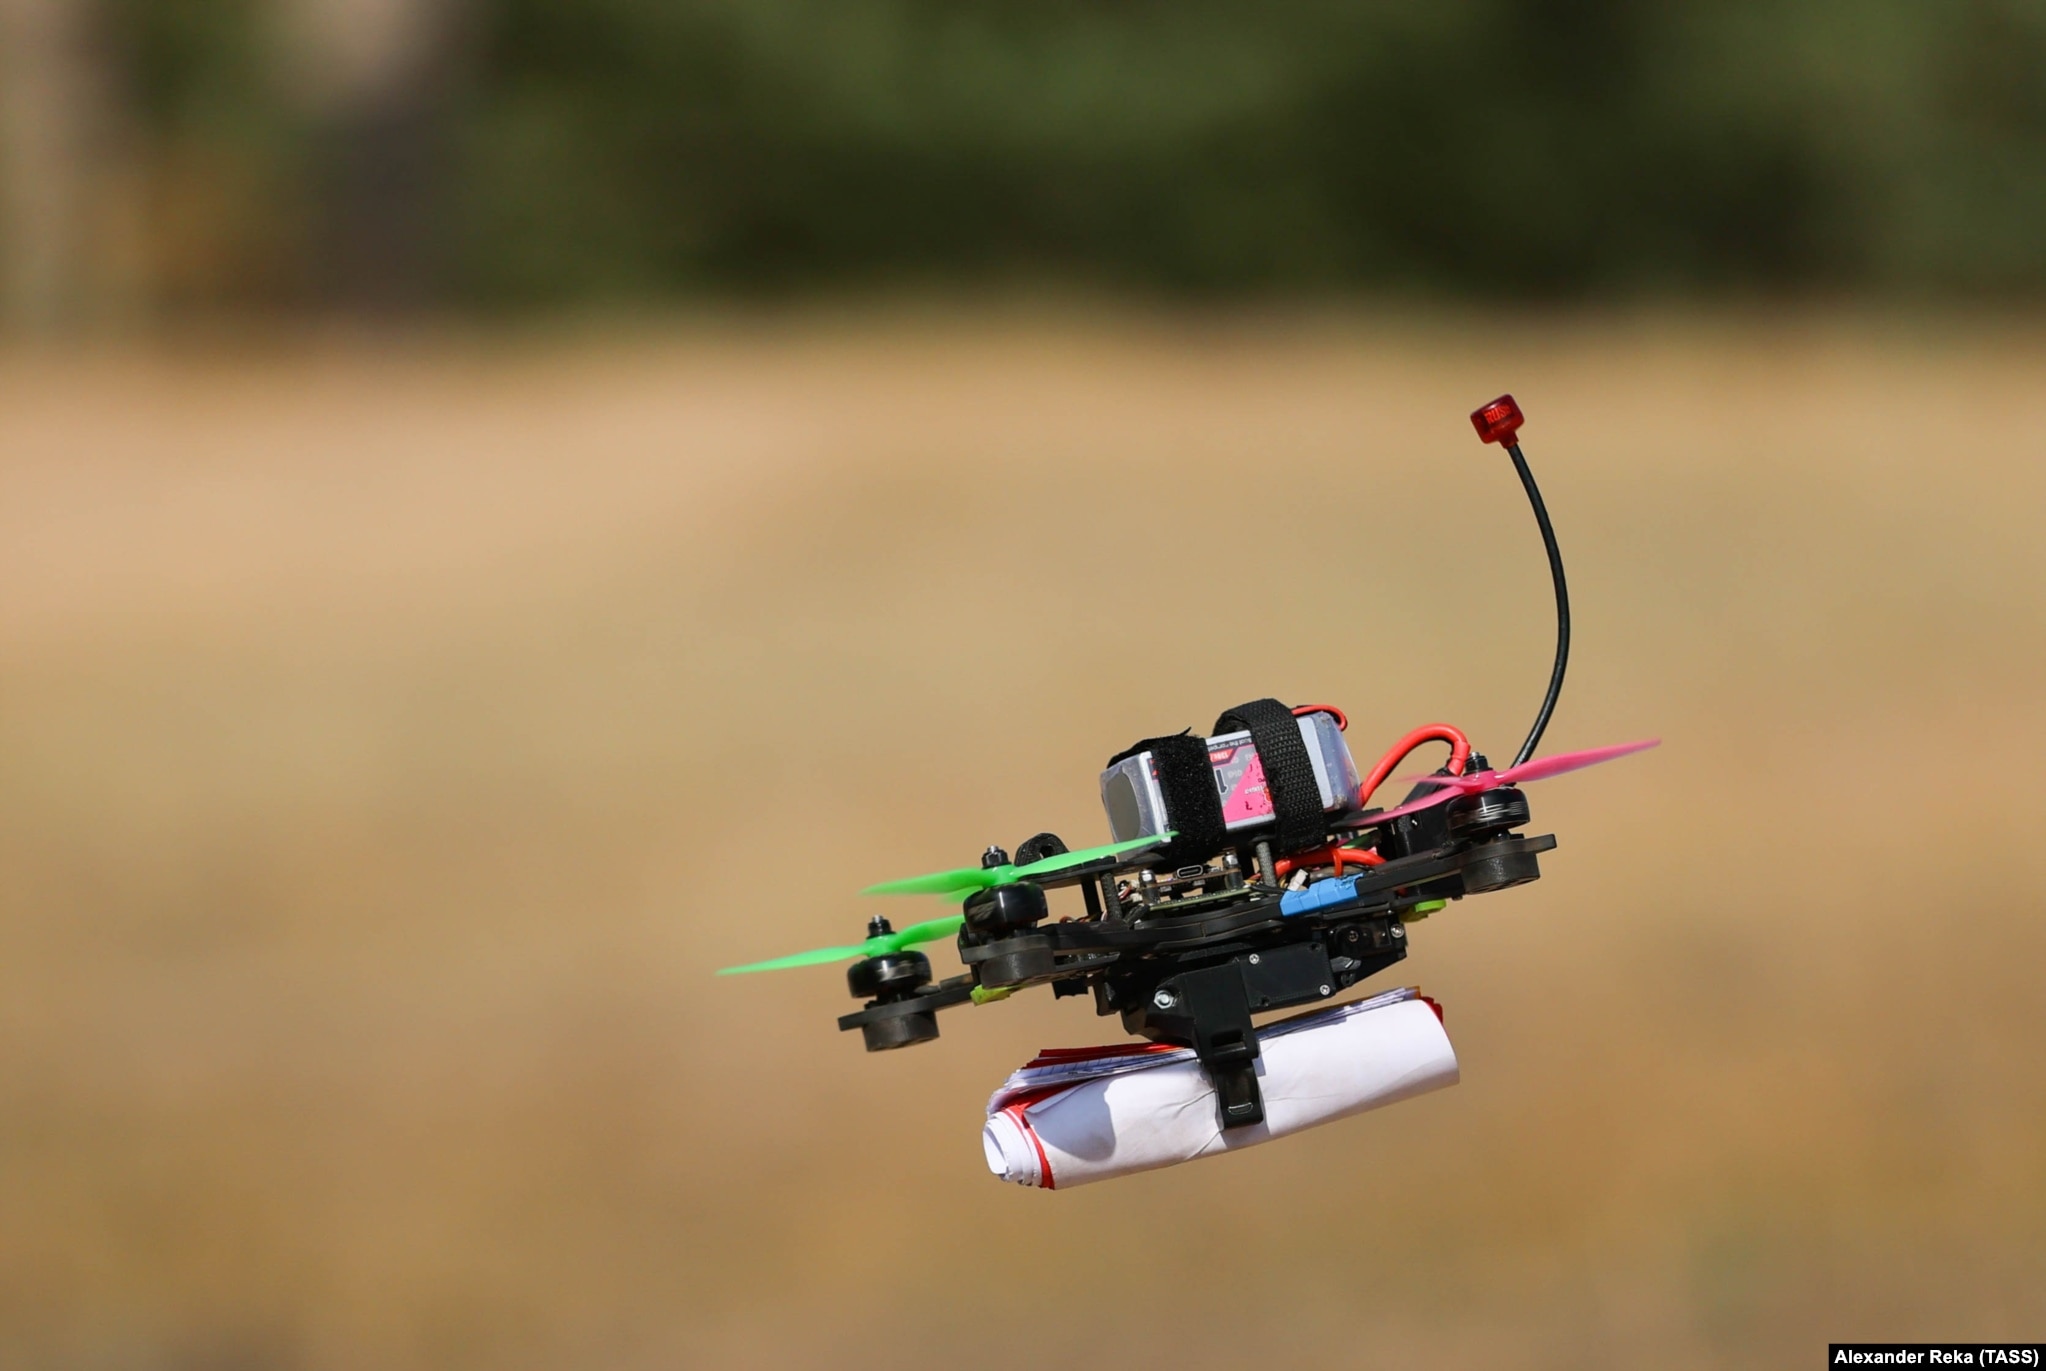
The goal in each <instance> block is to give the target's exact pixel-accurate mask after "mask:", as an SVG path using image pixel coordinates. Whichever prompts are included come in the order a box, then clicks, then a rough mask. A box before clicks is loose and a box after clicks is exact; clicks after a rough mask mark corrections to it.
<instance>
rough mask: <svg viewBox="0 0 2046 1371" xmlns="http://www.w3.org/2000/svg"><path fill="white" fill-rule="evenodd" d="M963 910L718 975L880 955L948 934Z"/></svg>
mask: <svg viewBox="0 0 2046 1371" xmlns="http://www.w3.org/2000/svg"><path fill="white" fill-rule="evenodd" d="M965 922H966V916H965V915H964V914H947V915H946V916H945V917H944V918H942V919H927V920H925V921H924V922H923V923H920V924H911V925H910V926H909V927H908V928H900V929H897V930H896V931H895V932H893V933H883V934H881V935H880V936H879V937H875V938H869V939H867V940H866V941H865V942H863V943H859V944H856V945H854V946H852V947H819V948H813V949H812V950H810V951H808V952H796V953H792V954H790V955H789V956H786V957H776V958H775V959H774V960H772V961H766V962H748V963H747V964H746V965H744V966H728V967H725V968H724V969H722V970H721V971H719V972H718V973H717V974H718V975H720V976H743V975H745V974H747V973H748V972H753V971H782V970H785V969H787V968H789V967H792V966H823V965H824V964H825V963H827V962H847V961H851V960H852V959H853V958H855V957H881V956H886V955H887V954H889V953H891V952H900V951H902V950H903V949H904V948H909V947H915V946H916V945H917V944H918V943H934V942H936V941H938V939H940V938H949V937H951V936H953V935H954V934H955V933H957V932H958V931H959V929H960V927H961V926H962V925H963V924H965Z"/></svg>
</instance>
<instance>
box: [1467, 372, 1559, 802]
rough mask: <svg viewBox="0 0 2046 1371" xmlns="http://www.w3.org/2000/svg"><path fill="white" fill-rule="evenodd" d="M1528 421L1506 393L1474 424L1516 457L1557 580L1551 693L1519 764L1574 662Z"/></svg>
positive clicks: (1517, 759)
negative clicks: (1525, 448) (1523, 430)
mask: <svg viewBox="0 0 2046 1371" xmlns="http://www.w3.org/2000/svg"><path fill="white" fill-rule="evenodd" d="M1524 422H1525V418H1524V416H1523V415H1522V414H1521V412H1520V406H1519V405H1517V404H1515V403H1514V402H1513V397H1512V396H1511V395H1502V396H1500V397H1499V398H1498V399H1496V400H1494V401H1493V402H1492V403H1491V404H1489V405H1486V406H1484V407H1483V408H1482V409H1477V410H1473V411H1472V412H1471V425H1472V426H1473V427H1474V428H1476V429H1477V431H1478V437H1480V438H1482V439H1484V440H1485V441H1486V442H1488V443H1498V444H1499V445H1500V446H1502V447H1504V448H1505V449H1506V455H1507V456H1509V457H1511V458H1512V459H1513V470H1514V471H1515V472H1516V473H1517V474H1518V475H1519V476H1520V485H1521V488H1522V489H1523V490H1525V491H1526V492H1527V502H1528V503H1529V504H1530V505H1532V506H1534V516H1535V524H1536V526H1537V527H1539V528H1540V529H1541V531H1542V547H1543V549H1544V550H1546V551H1547V552H1548V554H1549V579H1550V580H1552V581H1554V582H1555V583H1556V664H1555V666H1553V667H1552V668H1550V670H1549V693H1548V694H1546V695H1544V696H1543V697H1542V708H1541V712H1540V713H1538V714H1536V715H1535V721H1534V727H1533V728H1531V729H1529V730H1528V731H1527V741H1526V742H1524V743H1522V744H1521V745H1520V751H1519V752H1517V753H1515V754H1514V758H1513V764H1514V765H1515V766H1519V765H1520V764H1521V763H1522V762H1524V761H1526V760H1527V759H1528V758H1530V757H1532V756H1534V750H1535V748H1536V747H1538V746H1539V745H1540V744H1541V741H1542V734H1543V733H1544V732H1545V731H1547V729H1548V727H1549V716H1550V715H1551V714H1554V713H1555V712H1556V697H1557V696H1559V695H1561V694H1562V693H1563V672H1564V671H1565V669H1566V668H1568V667H1569V665H1570V588H1569V586H1568V585H1566V584H1565V583H1564V580H1563V554H1562V552H1561V551H1559V550H1558V549H1557V547H1556V530H1555V528H1554V526H1553V525H1551V524H1550V523H1549V508H1548V506H1547V505H1545V504H1543V503H1542V492H1541V490H1540V489H1539V488H1538V487H1537V486H1536V485H1535V478H1534V473H1533V472H1532V471H1529V470H1528V469H1527V458H1525V457H1523V456H1521V454H1520V443H1519V441H1518V440H1517V439H1516V437H1515V435H1516V434H1517V433H1519V431H1520V426H1521V424H1522V423H1524Z"/></svg>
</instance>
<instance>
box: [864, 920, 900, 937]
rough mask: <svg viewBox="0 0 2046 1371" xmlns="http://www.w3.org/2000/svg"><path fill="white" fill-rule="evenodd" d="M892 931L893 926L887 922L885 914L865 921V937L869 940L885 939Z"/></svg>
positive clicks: (893, 929)
mask: <svg viewBox="0 0 2046 1371" xmlns="http://www.w3.org/2000/svg"><path fill="white" fill-rule="evenodd" d="M894 931H895V928H894V926H893V925H892V924H890V923H889V922H888V916H887V915H885V914H876V915H875V916H874V917H873V918H871V919H869V920H867V936H868V937H869V938H885V937H887V936H888V935H889V934H890V933H893V932H894Z"/></svg>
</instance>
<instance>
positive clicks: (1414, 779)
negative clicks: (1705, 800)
mask: <svg viewBox="0 0 2046 1371" xmlns="http://www.w3.org/2000/svg"><path fill="white" fill-rule="evenodd" d="M1661 741H1662V739H1660V738H1647V739H1644V740H1642V741H1641V742H1638V743H1617V744H1615V745H1613V746H1612V747H1588V748H1585V749H1584V750H1583V751H1582V752H1559V753H1557V754H1556V755H1555V756H1553V757H1537V758H1535V759H1534V760H1533V761H1529V762H1522V763H1521V764H1520V765H1519V766H1509V767H1507V768H1506V769H1505V770H1504V771H1493V770H1490V769H1489V768H1488V769H1487V770H1484V771H1473V772H1470V773H1468V774H1466V775H1462V776H1408V777H1404V778H1402V779H1403V780H1404V781H1406V782H1408V783H1411V784H1416V785H1418V784H1422V783H1426V784H1428V785H1437V786H1441V787H1442V788H1441V789H1440V790H1437V791H1435V792H1434V793H1433V794H1431V795H1426V796H1423V797H1422V798H1421V799H1418V800H1415V801H1413V802H1412V803H1411V804H1403V805H1401V806H1400V807H1399V808H1397V809H1388V810H1386V811H1385V812H1384V813H1382V814H1374V815H1372V816H1371V818H1370V820H1369V822H1368V824H1367V827H1369V826H1375V825H1378V824H1383V823H1390V822H1391V821H1392V820H1394V819H1400V818H1404V817H1406V816H1407V815H1409V814H1414V813H1417V812H1419V811H1421V810H1423V809H1433V808H1434V807H1435V806H1436V805H1440V804H1448V803H1449V802H1450V801H1451V800H1454V799H1456V798H1457V797H1458V796H1460V795H1474V794H1476V793H1477V792H1478V791H1480V790H1490V789H1492V788H1493V787H1494V786H1502V785H1518V784H1519V783H1520V782H1522V781H1543V780H1547V779H1548V778H1549V777H1551V776H1561V775H1563V774H1564V773H1565V772H1568V771H1581V770H1583V769H1584V768H1585V767H1588V766H1597V765H1598V764H1599V763H1600V762H1610V761H1611V760H1613V758H1615V757H1624V756H1626V755H1627V754H1628V753H1630V752H1646V751H1647V750H1648V749H1649V748H1651V747H1654V746H1656V745H1657V744H1658V743H1660V742H1661Z"/></svg>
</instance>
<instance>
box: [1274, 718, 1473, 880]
mask: <svg viewBox="0 0 2046 1371" xmlns="http://www.w3.org/2000/svg"><path fill="white" fill-rule="evenodd" d="M1302 714H1333V715H1335V718H1336V727H1337V728H1339V729H1348V728H1349V727H1350V720H1349V719H1348V717H1347V716H1345V715H1344V713H1343V711H1342V710H1340V709H1337V708H1336V707H1335V706H1334V705H1295V706H1294V707H1293V715H1294V717H1295V718H1298V717H1299V716H1300V715H1302ZM1435 742H1439V743H1448V744H1449V769H1450V771H1451V773H1452V774H1455V775H1459V776H1460V775H1462V774H1463V767H1464V763H1465V762H1467V761H1469V760H1470V756H1471V740H1470V739H1469V738H1466V737H1465V736H1464V735H1463V730H1462V729H1460V728H1456V727H1453V726H1452V725H1449V724H1423V725H1422V726H1421V727H1419V728H1417V729H1415V730H1414V731H1413V732H1412V733H1409V734H1408V735H1407V736H1406V737H1404V738H1402V739H1400V740H1399V741H1398V742H1396V743H1394V744H1393V745H1392V750H1391V751H1389V752H1387V753H1386V754H1385V756H1383V757H1381V758H1379V761H1378V765H1377V766H1374V767H1372V768H1371V774H1370V775H1369V776H1366V777H1365V778H1364V783H1363V784H1362V785H1361V786H1359V787H1358V788H1357V807H1358V808H1359V809H1362V808H1363V807H1364V806H1365V805H1367V804H1369V803H1370V802H1371V793H1372V792H1373V791H1375V790H1377V789H1378V787H1380V786H1381V785H1384V784H1385V778H1386V777H1388V776H1390V775H1392V772H1393V768H1394V767H1396V766H1398V765H1399V764H1400V763H1401V762H1403V761H1405V760H1406V759H1407V755H1408V754H1409V753H1411V752H1412V751H1413V750H1414V749H1415V748H1417V747H1420V746H1422V745H1424V744H1426V743H1435ZM1344 862H1351V863H1354V864H1355V865H1357V866H1383V865H1385V858H1383V857H1381V856H1379V855H1378V854H1377V853H1376V852H1373V851H1371V850H1370V849H1369V848H1362V847H1345V846H1343V845H1342V844H1341V843H1329V844H1327V845H1326V846H1323V847H1317V848H1312V849H1310V850H1308V851H1306V852H1301V853H1296V854H1295V855H1294V856H1291V857H1281V858H1279V859H1278V860H1277V861H1276V862H1273V863H1272V866H1273V868H1274V871H1273V874H1274V875H1275V876H1276V877H1278V878H1279V879H1282V880H1283V879H1284V878H1285V877H1287V876H1289V875H1291V874H1292V873H1293V872H1295V871H1298V870H1300V869H1301V868H1302V867H1314V866H1330V865H1333V866H1334V867H1335V869H1336V875H1338V876H1340V875H1342V874H1343V863H1344Z"/></svg>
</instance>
